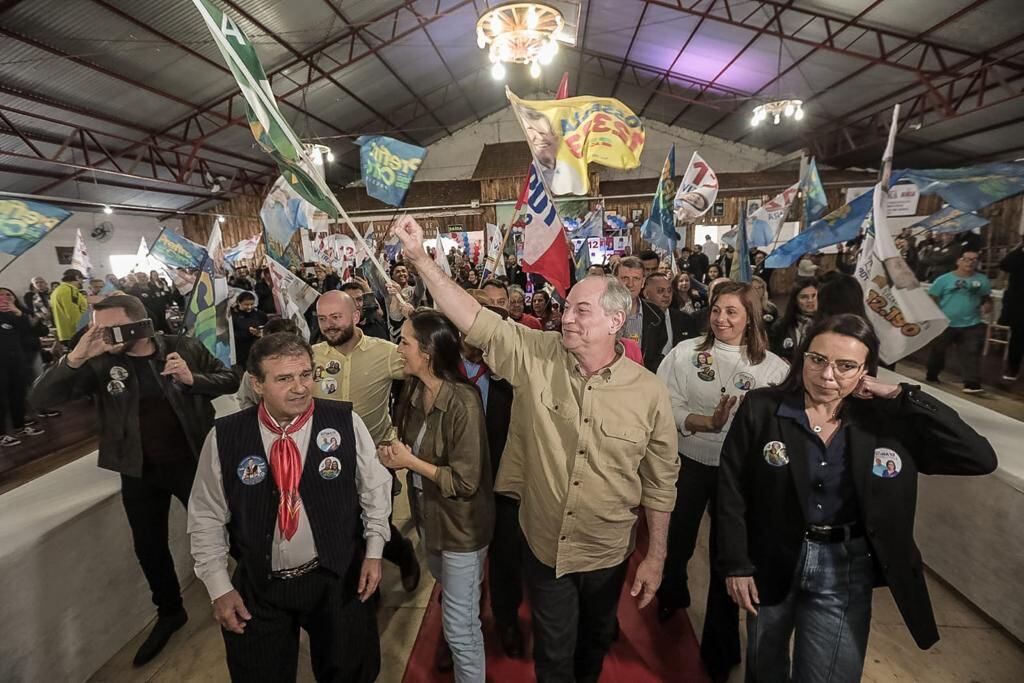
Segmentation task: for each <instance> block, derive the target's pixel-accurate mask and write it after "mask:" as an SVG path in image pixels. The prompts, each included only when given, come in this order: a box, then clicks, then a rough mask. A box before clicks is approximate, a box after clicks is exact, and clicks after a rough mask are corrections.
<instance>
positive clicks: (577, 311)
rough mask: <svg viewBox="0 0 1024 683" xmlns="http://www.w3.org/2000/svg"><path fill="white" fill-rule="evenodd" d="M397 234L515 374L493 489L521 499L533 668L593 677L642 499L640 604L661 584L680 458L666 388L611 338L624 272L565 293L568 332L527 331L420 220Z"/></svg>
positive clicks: (626, 305) (481, 341) (444, 300)
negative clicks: (465, 280) (477, 288)
mask: <svg viewBox="0 0 1024 683" xmlns="http://www.w3.org/2000/svg"><path fill="white" fill-rule="evenodd" d="M395 233H396V234H397V236H398V238H399V239H400V240H401V241H402V246H403V247H404V249H405V259H406V261H407V262H409V263H412V264H414V265H415V267H416V269H417V270H418V271H419V273H420V277H421V278H422V279H423V280H424V282H425V283H426V285H427V288H428V289H429V290H430V293H431V294H432V295H433V298H434V301H435V303H436V305H437V307H438V308H439V309H440V310H441V312H443V313H444V314H445V315H446V316H448V318H449V319H451V321H452V322H453V323H454V324H455V326H456V327H458V328H459V329H460V330H462V331H463V332H464V333H465V334H466V342H467V343H468V344H470V345H472V346H475V347H477V348H479V349H482V350H483V351H484V360H485V361H486V362H487V364H488V366H489V367H490V368H491V369H492V370H493V371H494V373H495V374H496V375H499V376H501V377H503V378H504V379H506V380H508V382H509V383H510V384H512V386H513V387H515V399H514V402H513V408H512V423H511V426H510V430H509V437H508V443H507V445H506V447H505V453H504V455H503V456H502V462H501V467H500V469H499V471H498V478H497V481H496V483H495V491H497V492H499V493H504V494H507V495H510V496H512V497H514V498H518V499H519V500H520V506H521V507H520V516H519V519H520V523H521V525H522V530H523V535H524V537H525V539H526V543H527V548H526V552H525V558H524V563H525V566H524V575H525V577H526V584H527V587H528V589H529V591H530V602H531V608H532V610H533V626H534V668H535V672H536V675H537V680H538V681H541V682H542V683H543V682H544V681H573V680H574V681H597V679H598V677H599V676H600V673H601V665H602V662H603V659H604V655H605V653H606V652H607V650H608V648H609V647H610V645H611V641H612V638H613V636H614V632H615V628H616V621H615V611H616V606H617V604H618V600H619V594H620V592H621V587H622V583H623V581H624V579H625V575H626V560H627V558H628V556H629V554H630V552H631V551H632V548H633V532H634V528H635V526H636V523H637V520H638V508H639V507H640V506H643V507H644V510H645V515H646V519H647V526H648V530H649V535H650V540H649V547H648V551H647V554H646V556H645V557H644V559H643V560H642V561H641V562H640V564H639V566H638V568H637V572H636V578H635V580H634V582H633V584H632V587H631V591H630V593H631V594H632V595H633V596H634V597H638V598H639V604H640V606H641V607H644V606H646V605H647V604H648V603H649V602H650V601H651V599H652V598H653V597H654V594H655V591H656V590H657V588H658V586H659V584H660V583H661V574H662V566H663V564H664V561H665V548H666V537H667V533H668V520H669V515H670V513H671V511H672V508H673V507H674V505H675V497H676V489H675V483H676V477H677V474H678V471H679V459H678V455H677V449H676V446H677V443H676V439H677V437H676V429H675V421H674V419H673V417H672V407H671V404H670V402H669V397H668V392H667V390H666V389H665V387H664V386H663V385H662V384H661V383H660V382H659V381H658V380H657V378H656V377H655V376H654V375H653V374H651V373H650V372H648V371H647V370H645V369H644V368H642V367H640V366H639V365H637V364H636V363H633V362H632V361H629V360H628V359H626V358H625V357H624V356H623V351H622V346H621V344H618V343H616V341H615V339H616V333H617V332H618V331H619V330H620V329H621V328H622V326H623V324H624V323H625V319H626V315H627V314H628V311H629V310H630V307H631V304H632V297H631V295H630V294H629V292H628V290H626V289H625V287H623V286H622V285H621V284H620V283H618V282H617V281H616V280H615V279H614V278H609V277H600V276H593V277H588V278H585V279H584V280H582V281H580V282H579V283H577V284H576V285H575V286H574V287H573V289H572V291H571V292H570V293H569V297H568V299H567V301H566V306H565V313H564V315H563V317H562V332H561V335H558V334H554V333H551V332H537V331H533V330H529V329H527V328H525V327H523V326H521V325H516V324H514V323H511V322H508V321H502V320H501V318H500V317H499V316H498V315H497V314H495V313H493V312H491V311H488V310H486V309H483V308H482V307H481V306H480V304H479V303H477V301H476V300H475V299H473V297H472V296H471V295H470V294H468V293H467V292H465V291H464V290H463V289H462V288H461V287H459V286H458V285H457V284H455V283H454V282H453V281H452V280H451V279H450V278H449V277H447V276H446V275H445V274H444V273H443V272H442V271H441V270H440V269H439V268H438V267H437V266H436V265H435V264H434V263H433V261H432V260H431V259H430V257H429V256H428V255H427V254H426V252H424V250H423V246H422V245H423V229H422V228H421V227H420V226H419V224H417V223H416V221H415V220H413V219H412V218H410V217H408V216H406V217H404V218H402V219H400V220H399V221H398V224H397V226H396V228H395Z"/></svg>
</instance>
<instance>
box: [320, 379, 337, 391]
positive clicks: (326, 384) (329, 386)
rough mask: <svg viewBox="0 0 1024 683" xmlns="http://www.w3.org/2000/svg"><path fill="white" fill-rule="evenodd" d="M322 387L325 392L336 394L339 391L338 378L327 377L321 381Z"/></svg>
mask: <svg viewBox="0 0 1024 683" xmlns="http://www.w3.org/2000/svg"><path fill="white" fill-rule="evenodd" d="M320 388H321V389H323V392H324V393H325V394H336V393H338V380H336V379H334V378H333V377H325V378H324V379H323V380H322V381H321V382H320Z"/></svg>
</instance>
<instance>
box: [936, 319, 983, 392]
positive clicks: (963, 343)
mask: <svg viewBox="0 0 1024 683" xmlns="http://www.w3.org/2000/svg"><path fill="white" fill-rule="evenodd" d="M954 345H955V346H956V349H957V352H958V354H959V356H960V368H961V370H962V371H963V380H964V384H981V349H982V347H983V346H984V345H985V325H984V324H981V325H971V326H970V327H947V328H946V329H945V330H943V332H942V334H940V335H939V336H938V337H937V338H936V339H935V340H934V341H933V342H932V348H931V352H930V353H929V354H928V376H929V377H938V376H939V373H940V372H942V368H944V367H945V365H946V350H947V349H948V348H949V347H950V346H954Z"/></svg>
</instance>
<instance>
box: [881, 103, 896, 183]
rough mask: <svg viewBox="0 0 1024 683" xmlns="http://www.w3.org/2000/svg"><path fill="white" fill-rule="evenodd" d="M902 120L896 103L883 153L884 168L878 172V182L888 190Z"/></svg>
mask: <svg viewBox="0 0 1024 683" xmlns="http://www.w3.org/2000/svg"><path fill="white" fill-rule="evenodd" d="M899 122H900V105H899V104H896V105H894V106H893V108H892V123H891V124H890V125H889V140H888V141H887V142H886V144H885V152H884V153H883V155H882V168H881V169H880V170H879V172H878V182H880V183H881V184H882V189H883V190H885V191H886V192H888V191H889V179H890V178H891V177H892V158H893V150H894V148H895V146H896V128H897V127H898V126H899Z"/></svg>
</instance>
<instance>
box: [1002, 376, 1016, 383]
mask: <svg viewBox="0 0 1024 683" xmlns="http://www.w3.org/2000/svg"><path fill="white" fill-rule="evenodd" d="M1003 381H1004V382H1016V381H1017V375H1013V376H1012V377H1011V376H1010V375H1003Z"/></svg>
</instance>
